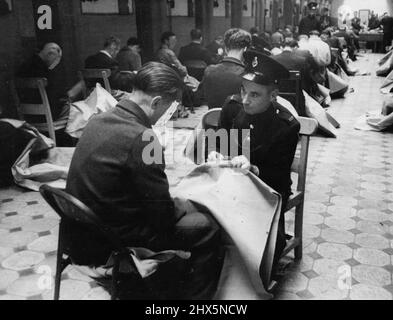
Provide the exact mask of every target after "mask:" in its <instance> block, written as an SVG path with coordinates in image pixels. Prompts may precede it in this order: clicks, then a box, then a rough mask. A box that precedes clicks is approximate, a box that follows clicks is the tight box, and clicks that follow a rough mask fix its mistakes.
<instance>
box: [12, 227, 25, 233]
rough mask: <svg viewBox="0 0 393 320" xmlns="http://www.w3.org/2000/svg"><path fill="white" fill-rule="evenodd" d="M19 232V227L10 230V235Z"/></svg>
mask: <svg viewBox="0 0 393 320" xmlns="http://www.w3.org/2000/svg"><path fill="white" fill-rule="evenodd" d="M19 231H22V228H21V227H18V228H13V229H10V233H15V232H19Z"/></svg>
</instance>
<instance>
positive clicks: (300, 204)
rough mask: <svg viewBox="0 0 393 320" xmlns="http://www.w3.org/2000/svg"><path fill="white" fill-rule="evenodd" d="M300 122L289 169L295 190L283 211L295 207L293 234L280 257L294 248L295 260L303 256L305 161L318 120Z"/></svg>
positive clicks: (304, 119)
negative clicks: (293, 176)
mask: <svg viewBox="0 0 393 320" xmlns="http://www.w3.org/2000/svg"><path fill="white" fill-rule="evenodd" d="M297 120H298V121H299V122H300V126H301V127H300V150H299V152H298V153H297V154H296V156H295V158H294V161H293V164H292V169H291V171H292V172H294V173H296V174H297V175H298V182H297V190H296V191H295V192H294V194H293V195H292V196H291V197H290V198H289V200H288V204H287V207H286V208H285V212H286V213H287V212H288V211H290V210H292V209H293V208H295V234H294V237H292V239H290V240H289V241H288V244H287V246H286V248H285V249H284V251H283V254H282V257H284V256H286V255H287V254H288V253H289V252H291V251H292V250H295V260H301V259H302V257H303V210H304V196H305V192H306V176H307V162H308V150H309V143H310V137H311V136H312V135H313V134H314V133H315V132H316V131H317V129H318V122H317V121H316V120H314V119H309V118H303V117H299V118H298V119H297Z"/></svg>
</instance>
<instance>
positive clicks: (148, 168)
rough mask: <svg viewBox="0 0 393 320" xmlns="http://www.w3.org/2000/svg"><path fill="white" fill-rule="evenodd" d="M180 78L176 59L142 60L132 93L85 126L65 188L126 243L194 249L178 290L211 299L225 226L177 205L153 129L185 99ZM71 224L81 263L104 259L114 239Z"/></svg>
mask: <svg viewBox="0 0 393 320" xmlns="http://www.w3.org/2000/svg"><path fill="white" fill-rule="evenodd" d="M182 86H183V84H182V80H181V78H180V77H179V75H178V74H177V73H176V71H174V70H173V69H171V68H170V67H168V66H166V65H163V64H161V63H157V62H152V63H148V64H146V65H145V66H143V67H142V69H141V70H140V71H139V72H138V74H137V75H136V79H135V84H134V91H133V92H132V93H131V95H130V98H129V100H123V101H122V102H120V103H119V105H118V106H117V107H116V108H115V109H114V110H112V111H109V112H107V113H103V114H101V115H98V116H96V117H94V118H93V119H92V120H91V121H90V122H89V124H88V125H87V127H86V128H85V130H84V132H83V135H82V137H81V139H80V141H79V144H78V146H77V148H76V150H75V154H74V157H73V159H72V163H71V167H70V171H69V175H68V181H67V191H68V192H69V193H70V194H72V195H73V196H75V197H76V198H78V199H79V200H81V201H82V202H84V203H85V204H86V205H87V206H88V207H90V208H91V209H92V210H93V211H94V212H95V213H96V214H97V215H98V216H99V217H100V218H101V219H102V220H103V221H104V223H106V224H107V225H108V226H109V227H110V228H111V229H112V230H113V231H114V232H115V233H116V234H118V236H119V237H120V238H121V240H122V241H123V244H124V245H125V246H127V247H144V248H147V249H150V250H153V251H156V252H159V251H164V250H174V249H176V250H185V251H190V252H191V258H190V260H189V268H188V272H186V274H185V275H184V277H183V278H184V284H183V285H182V287H181V288H178V291H177V296H176V298H184V299H211V298H212V297H213V295H214V293H215V289H216V286H217V282H218V279H219V274H220V270H221V266H222V254H221V246H220V232H219V227H218V225H217V224H216V223H215V221H214V220H213V218H212V217H211V216H210V215H207V214H202V213H186V212H184V211H182V210H180V209H177V208H176V207H175V204H174V201H173V200H172V199H171V196H170V194H169V185H168V180H167V177H166V174H165V172H164V169H165V162H164V155H163V149H162V146H161V145H160V143H159V141H158V138H157V137H156V136H155V134H154V133H153V131H152V124H155V123H156V122H157V120H158V119H159V118H160V117H161V116H162V115H163V114H164V112H165V111H166V110H167V108H168V107H169V106H170V105H171V103H172V102H173V101H174V100H175V99H179V97H180V96H181V89H180V88H182ZM67 228H68V230H69V231H68V232H67V233H66V236H67V243H68V245H69V246H70V247H71V257H72V259H73V260H74V261H75V262H76V263H78V264H82V265H93V266H100V265H105V263H106V262H107V259H108V257H109V256H110V254H111V247H110V246H108V244H107V243H106V242H105V241H104V240H103V239H102V238H100V237H99V236H98V235H97V234H94V233H92V232H89V231H87V230H85V229H84V228H82V227H81V226H77V225H68V227H67ZM81 244H83V245H81ZM173 285H175V283H173ZM132 289H133V290H139V289H140V288H132ZM172 298H173V297H172Z"/></svg>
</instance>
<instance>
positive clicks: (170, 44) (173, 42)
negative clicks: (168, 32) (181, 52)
mask: <svg viewBox="0 0 393 320" xmlns="http://www.w3.org/2000/svg"><path fill="white" fill-rule="evenodd" d="M176 43H177V39H176V36H172V37H170V38H169V40H168V47H169V49H171V50H173V49H175V47H176Z"/></svg>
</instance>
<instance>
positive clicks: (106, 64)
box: [85, 52, 119, 88]
mask: <svg viewBox="0 0 393 320" xmlns="http://www.w3.org/2000/svg"><path fill="white" fill-rule="evenodd" d="M85 68H86V69H110V70H111V76H110V77H109V82H110V84H111V86H113V85H114V79H116V76H117V73H118V72H119V63H118V62H117V61H116V60H115V59H113V58H112V57H109V56H108V55H106V54H105V53H103V52H98V53H96V54H94V55H92V56H90V57H88V58H87V59H86V61H85ZM96 82H99V83H100V84H101V85H102V86H104V83H103V81H101V80H100V81H98V80H97V81H96ZM87 85H88V87H89V88H91V87H94V86H95V81H91V82H90V81H89V83H88V84H87Z"/></svg>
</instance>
